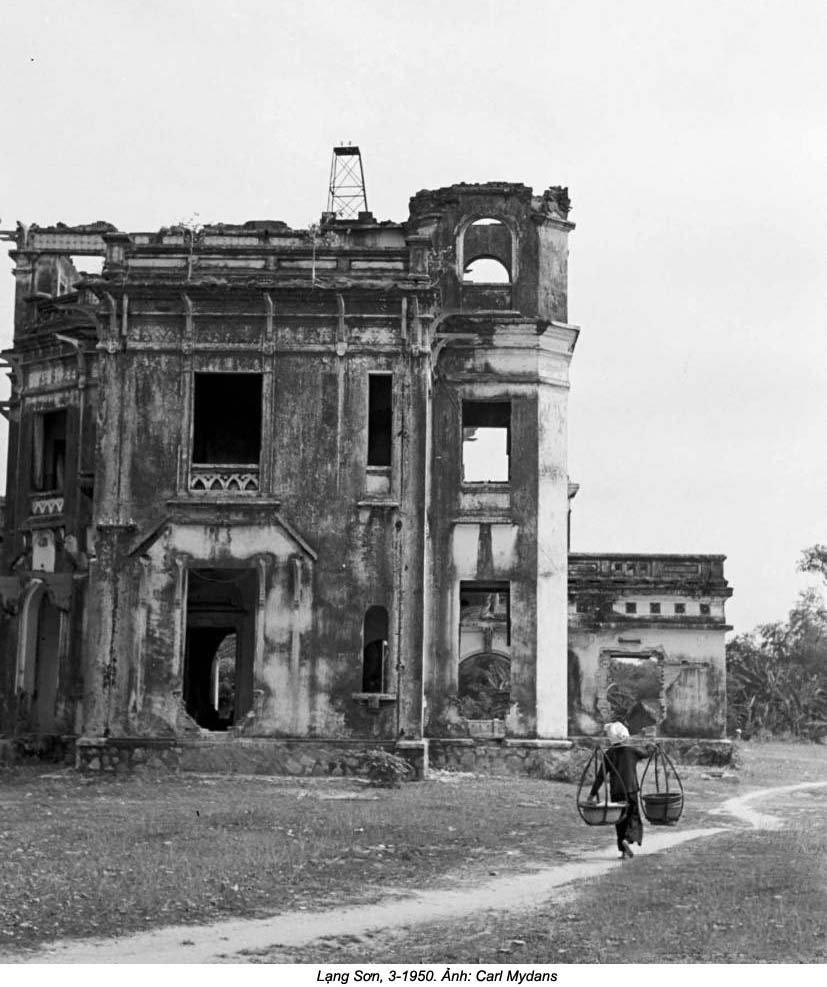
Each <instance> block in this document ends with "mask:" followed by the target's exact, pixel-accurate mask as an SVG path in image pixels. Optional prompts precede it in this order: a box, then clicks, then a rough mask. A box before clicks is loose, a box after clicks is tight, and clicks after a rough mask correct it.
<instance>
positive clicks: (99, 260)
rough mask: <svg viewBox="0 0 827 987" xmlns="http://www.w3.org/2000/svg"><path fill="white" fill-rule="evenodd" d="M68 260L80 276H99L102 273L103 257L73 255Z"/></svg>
mask: <svg viewBox="0 0 827 987" xmlns="http://www.w3.org/2000/svg"><path fill="white" fill-rule="evenodd" d="M69 260H71V262H72V266H73V267H74V269H75V270H76V271H77V272H78V274H79V275H80V276H83V275H84V274H94V275H97V274H100V273H101V272H102V271H103V255H98V256H96V255H94V254H73V255H72V256H71V257H70V258H69Z"/></svg>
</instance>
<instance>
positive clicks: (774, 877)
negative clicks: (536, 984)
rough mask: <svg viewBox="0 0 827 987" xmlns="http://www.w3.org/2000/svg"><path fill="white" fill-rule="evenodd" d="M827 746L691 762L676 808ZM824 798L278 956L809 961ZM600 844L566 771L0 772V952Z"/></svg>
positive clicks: (794, 768) (496, 866)
mask: <svg viewBox="0 0 827 987" xmlns="http://www.w3.org/2000/svg"><path fill="white" fill-rule="evenodd" d="M825 762H827V756H825V752H824V749H823V748H819V747H814V746H813V747H793V746H792V745H780V744H778V745H761V746H760V747H759V746H758V745H745V748H744V756H743V759H742V765H741V767H740V768H739V770H738V772H726V773H724V774H723V775H721V773H720V772H712V771H710V770H709V769H703V768H691V769H686V770H685V771H684V781H685V786H686V789H687V812H686V815H685V819H684V821H683V822H682V825H683V824H684V823H685V824H686V825H687V826H695V825H704V824H709V822H710V821H711V820H710V818H709V817H707V815H706V813H707V811H708V810H709V809H710V808H713V807H714V806H715V805H717V804H719V803H720V802H721V801H722V800H723V799H725V798H729V797H731V796H732V795H734V794H738V793H739V792H740V791H741V790H743V789H746V788H749V789H752V788H756V787H760V786H765V785H767V786H769V785H780V784H785V783H792V782H796V781H801V780H820V779H822V778H824V779H827V763H825ZM822 804H823V803H822ZM817 805H818V803H817V801H816V800H815V799H814V798H812V797H811V799H810V801H809V802H808V801H807V799H806V798H805V797H804V796H801V797H799V799H798V801H797V802H796V804H795V805H792V806H791V805H790V804H786V805H785V806H784V811H785V813H787V814H789V815H790V818H791V825H790V828H789V829H788V830H787V831H785V832H784V833H745V834H737V835H729V834H728V835H724V836H720V837H716V838H715V839H713V840H711V841H709V842H708V843H700V842H696V843H692V844H688V845H686V846H684V847H681V848H679V849H676V850H674V851H671V852H670V853H668V854H666V855H659V856H657V857H650V858H648V859H646V858H637V859H636V860H634V861H632V862H630V864H628V865H624V866H623V868H621V867H620V866H618V870H617V871H616V872H614V873H612V874H611V875H609V876H607V877H606V878H604V879H601V880H599V881H597V882H595V883H594V884H593V885H592V886H590V887H587V888H585V889H584V890H583V892H582V893H581V894H579V895H578V896H577V897H576V898H574V899H573V900H572V901H571V903H570V904H568V905H565V906H562V908H561V907H560V906H556V907H554V908H548V909H544V910H541V911H539V912H538V913H537V914H536V915H531V916H524V915H522V916H514V917H507V918H505V919H503V918H502V917H498V918H493V917H492V916H491V915H481V916H480V917H479V918H477V919H475V920H473V921H468V920H463V922H462V925H461V926H458V927H457V928H455V929H446V927H445V926H444V925H442V926H440V927H439V928H435V929H428V928H423V927H417V929H416V930H415V932H414V933H408V934H407V937H406V936H402V937H401V938H400V937H399V936H397V935H395V934H390V933H389V934H387V935H384V936H380V937H375V938H374V939H373V940H372V941H371V942H370V943H365V942H361V941H360V942H358V943H356V944H350V945H348V944H346V943H329V944H327V946H326V947H325V955H324V956H320V955H319V952H318V950H315V951H314V952H313V954H312V956H311V954H310V953H306V952H304V953H302V952H297V953H291V954H289V955H287V954H285V955H283V956H279V957H278V958H279V959H284V960H291V959H293V960H296V961H299V962H303V961H309V960H311V959H313V960H315V961H318V960H320V959H324V960H327V961H330V962H334V961H336V960H340V961H343V962H348V961H350V962H354V961H356V960H367V959H374V960H377V961H380V960H389V959H390V958H391V957H392V959H393V961H394V962H405V961H418V962H421V961H425V960H430V961H442V960H450V961H452V962H457V961H460V960H466V961H469V962H474V961H476V960H477V959H478V958H481V959H484V960H486V961H488V962H490V961H496V960H500V961H504V960H507V961H510V962H541V961H557V962H559V961H566V962H581V961H584V962H606V961H614V962H623V961H626V960H636V961H640V962H646V961H648V960H650V959H652V960H657V961H661V962H665V961H668V960H670V959H675V960H682V961H689V960H693V959H704V960H707V961H711V960H712V959H716V960H718V961H721V962H726V961H728V960H739V961H745V960H747V959H749V960H756V961H757V960H760V959H779V960H780V959H788V960H795V959H801V958H806V959H813V958H815V957H817V956H819V957H820V956H823V955H824V953H823V942H824V919H823V916H824V914H825V913H827V909H825V904H827V902H826V901H825V891H824V887H825V881H824V869H823V868H824V860H825V849H827V848H826V847H825V824H824V822H823V818H822V814H821V813H819V812H817V811H814V810H817ZM719 823H720V820H719V819H715V824H716V825H717V824H719ZM610 832H611V831H610ZM606 841H607V836H606V831H605V830H601V829H589V828H587V827H585V826H583V825H582V823H581V822H580V820H579V818H578V816H577V815H576V812H575V810H574V788H573V786H571V785H565V784H560V783H554V782H544V781H536V780H530V779H493V778H484V779H483V778H472V777H469V776H443V777H442V778H441V779H436V780H429V781H427V782H422V783H416V784H410V785H406V786H403V787H402V788H400V789H396V790H375V789H371V788H368V787H367V786H365V785H362V784H360V783H358V782H355V781H334V780H325V779H307V780H300V779H287V778H282V779H267V778H238V777H220V778H216V777H210V778H205V777H199V776H188V775H184V776H179V777H161V778H158V779H154V780H150V779H128V780H115V779H93V780H88V779H84V778H81V777H79V776H77V775H76V774H74V773H73V772H66V771H61V772H49V771H44V770H42V769H41V770H36V769H31V768H27V769H21V768H17V769H5V770H2V771H0V859H2V860H3V861H4V864H3V867H2V869H1V870H0V951H3V952H9V951H19V950H28V949H31V948H34V947H36V946H38V945H39V944H42V943H44V942H48V941H50V940H52V939H56V938H72V937H85V936H90V935H118V934H125V933H128V932H134V931H138V930H141V929H147V928H152V927H158V926H162V925H167V924H172V923H180V922H192V923H203V922H210V921H214V920H217V919H220V918H226V917H230V916H255V915H263V914H273V913H277V912H287V911H293V910H296V909H307V910H311V909H312V910H318V909H321V908H327V907H335V906H336V905H341V904H346V903H353V902H356V901H359V902H367V901H375V900H378V899H379V898H380V897H381V896H382V892H383V888H385V887H387V886H393V887H395V888H400V887H402V888H404V887H410V888H418V887H439V886H443V887H451V886H454V885H456V884H457V882H463V883H466V882H469V881H470V882H474V881H482V880H485V879H486V878H488V876H489V875H490V874H492V873H496V874H506V873H513V872H516V871H519V870H525V869H534V868H536V867H537V866H538V865H549V864H553V863H555V862H563V861H565V860H567V859H570V858H571V857H572V856H576V855H577V854H579V853H580V852H582V851H583V850H588V849H590V848H596V847H600V846H605V844H606ZM618 916H621V921H620V923H619V928H617V926H618ZM629 928H633V929H634V930H635V933H634V935H633V936H630V935H629V933H628V929H629ZM704 930H707V931H704ZM515 943H516V944H515ZM630 943H633V945H630ZM759 947H760V949H759ZM756 949H759V952H760V955H759V952H756ZM819 949H821V950H822V952H821V953H819V952H818V950H819ZM274 958H275V957H274Z"/></svg>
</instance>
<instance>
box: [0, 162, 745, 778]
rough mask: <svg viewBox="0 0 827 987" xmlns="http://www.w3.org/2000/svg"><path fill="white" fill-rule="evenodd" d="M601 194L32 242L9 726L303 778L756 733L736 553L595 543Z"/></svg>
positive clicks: (15, 356) (18, 416) (17, 453)
mask: <svg viewBox="0 0 827 987" xmlns="http://www.w3.org/2000/svg"><path fill="white" fill-rule="evenodd" d="M568 214H569V200H568V196H567V193H566V190H565V189H562V188H550V189H548V190H547V191H546V192H544V193H543V194H541V195H534V194H533V193H532V190H531V189H530V188H527V187H526V186H524V185H520V184H506V183H500V182H496V183H489V184H484V185H454V186H451V187H449V188H443V189H438V190H435V191H422V192H419V193H417V194H416V195H415V196H414V197H413V198H412V199H411V201H410V212H409V216H408V218H407V219H406V220H405V222H401V223H397V222H377V221H376V220H374V218H373V216H372V215H371V214H370V213H369V212H367V211H366V210H361V211H359V212H357V213H356V214H355V215H353V216H352V217H350V218H347V217H346V218H343V217H342V214H341V213H339V212H337V211H329V212H327V213H325V214H324V215H323V216H322V222H321V224H320V226H318V227H315V228H311V229H309V230H294V229H290V228H288V227H287V226H286V225H285V224H284V223H282V222H278V221H266V220H261V221H254V222H247V223H244V224H242V225H231V224H223V225H222V224H218V225H208V226H204V227H203V228H199V229H192V228H186V227H173V228H169V229H161V230H159V231H157V232H133V233H125V232H121V231H119V230H117V229H115V228H114V227H113V226H110V225H109V224H106V223H94V224H92V225H89V226H81V227H72V228H68V227H65V226H63V225H61V224H58V225H57V226H52V227H38V226H34V225H32V226H29V227H23V226H19V227H18V229H17V231H15V232H14V234H13V235H12V234H9V236H10V237H13V240H14V244H13V250H12V251H11V257H12V258H13V260H14V262H15V270H14V276H15V278H16V300H15V312H14V342H13V346H12V347H11V349H9V350H7V351H6V352H5V353H4V358H5V360H6V361H7V363H8V366H9V368H10V375H11V380H12V391H11V398H10V400H9V401H8V402H6V403H5V406H4V409H3V410H4V412H5V413H6V415H7V417H8V419H9V422H10V439H9V450H8V464H9V468H8V486H7V497H6V503H5V521H4V530H3V541H2V545H0V550H1V551H2V555H1V556H0V599H1V600H2V610H0V655H1V656H2V662H1V663H0V734H2V735H3V736H6V737H12V736H16V737H21V736H31V735H37V736H47V735H48V736H62V737H64V738H66V737H69V738H75V739H77V740H78V750H79V752H80V754H81V758H83V757H86V758H87V760H90V762H91V759H93V758H94V757H95V756H96V755H95V752H96V751H98V750H99V749H100V747H101V744H103V743H104V740H103V738H109V742H111V743H115V742H117V743H119V744H121V746H122V748H123V749H126V748H127V747H129V746H130V745H131V747H132V749H136V748H139V747H141V745H144V746H146V745H149V747H152V746H153V745H154V748H153V749H157V750H161V749H164V750H167V749H169V750H172V749H173V748H174V750H175V751H176V755H175V756H176V758H178V760H179V762H180V763H184V765H185V766H186V764H187V763H192V764H204V763H216V762H214V761H209V758H208V756H207V753H205V752H208V753H209V752H211V753H209V757H217V756H219V755H217V754H216V751H219V752H220V756H221V757H223V758H225V759H229V760H225V761H224V762H222V763H232V764H241V763H246V762H244V761H243V758H244V757H249V758H258V759H259V760H258V761H257V762H256V763H258V764H263V763H267V764H271V763H272V762H271V761H268V760H267V759H268V758H271V759H272V758H274V757H277V756H280V755H277V754H276V753H274V752H277V751H279V750H281V751H282V752H283V751H284V750H286V749H288V748H289V749H290V751H291V754H290V757H293V758H294V760H293V761H291V762H290V764H291V765H292V766H293V768H294V769H296V770H311V769H312V770H325V764H327V765H330V764H331V763H332V762H331V760H330V756H331V755H330V751H331V750H332V749H334V748H336V749H341V750H345V749H346V748H347V745H348V743H350V744H351V745H352V744H353V742H354V741H361V742H367V741H372V742H382V743H385V744H386V745H389V746H391V747H392V746H394V745H397V744H398V745H400V746H401V748H402V749H404V750H406V751H408V752H412V753H411V756H412V757H416V756H419V753H421V752H422V751H423V750H424V748H425V746H426V744H427V742H428V741H427V739H426V738H430V750H431V757H432V760H436V762H437V763H448V761H450V757H449V755H448V754H446V751H448V750H449V748H450V745H451V744H454V745H459V746H460V747H462V746H463V745H464V747H463V750H466V749H467V748H468V745H473V744H475V743H478V744H480V745H487V750H488V752H489V753H488V754H487V755H486V756H492V757H493V756H499V755H498V754H492V753H491V752H492V751H500V752H502V751H505V752H506V753H508V752H509V751H511V752H512V753H513V752H514V751H517V752H518V753H519V751H520V750H522V751H525V750H527V749H529V748H530V747H531V746H532V745H534V748H535V749H536V747H538V746H540V745H541V744H542V742H545V741H549V742H553V741H560V740H562V739H563V738H566V737H567V736H569V735H570V734H571V733H596V732H599V730H600V726H601V723H602V722H603V721H604V720H605V719H606V718H607V717H608V716H609V715H613V714H618V713H620V714H624V713H625V714H627V715H628V717H630V718H632V719H634V720H635V721H636V723H637V725H638V726H645V725H647V724H655V725H656V726H657V727H658V728H659V729H661V730H665V731H667V732H670V731H671V732H673V733H679V734H683V735H690V736H713V737H720V736H722V732H723V727H724V717H723V703H724V695H725V693H724V688H725V686H724V677H723V675H724V664H723V661H724V659H723V634H724V630H725V629H726V626H725V618H724V601H725V599H726V597H727V596H728V595H729V592H730V591H729V589H728V587H727V584H726V582H725V580H724V577H723V569H722V561H723V560H722V558H721V557H710V556H686V557H683V556H628V557H626V556H624V557H618V556H591V555H589V556H586V555H573V556H572V557H571V560H569V556H568V544H567V526H568V515H569V504H570V497H571V496H572V495H573V493H574V491H575V489H576V488H575V486H574V485H573V484H570V482H569V477H568V471H567V448H566V446H567V426H566V411H567V401H568V391H569V364H570V362H571V359H572V354H573V352H574V349H575V344H576V341H577V335H578V330H577V328H576V327H574V326H572V325H570V324H569V323H568V311H567V297H566V296H567V255H568V237H569V233H570V232H571V230H572V229H573V224H572V223H571V222H570V221H569V219H568ZM90 258H102V269H101V270H100V271H99V272H98V273H82V272H83V270H84V269H85V268H88V267H89V265H90V263H91V262H90V260H89V259H90ZM492 271H493V272H494V273H493V274H492V273H491V272H492ZM279 742H281V746H279ZM268 744H269V747H268ZM291 744H292V747H291ZM302 745H303V746H302ZM337 745H338V748H337ZM141 749H143V748H141ZM147 749H149V748H147ZM297 750H299V751H300V752H302V751H303V752H304V753H298V754H297V753H296V751H297ZM84 751H86V752H87V753H86V754H84V753H83V752H84ZM268 751H269V753H268ZM239 752H241V753H239ZM307 752H311V753H310V754H308V753H307ZM314 752H315V753H314ZM199 757H202V760H199ZM188 758H189V759H190V761H189V762H188V761H187V759H188ZM203 758H207V761H205V760H204V759H203ZM233 758H236V760H233ZM239 758H240V760H239ZM296 758H298V761H296V760H295V759H296ZM308 758H309V759H308ZM296 765H298V767H296Z"/></svg>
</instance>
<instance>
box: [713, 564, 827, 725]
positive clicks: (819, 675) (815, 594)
mask: <svg viewBox="0 0 827 987" xmlns="http://www.w3.org/2000/svg"><path fill="white" fill-rule="evenodd" d="M816 550H818V551H819V552H820V551H823V552H824V561H825V562H827V549H823V547H822V546H818V545H816V546H813V549H808V550H806V551H805V553H804V559H803V560H802V563H800V564H799V568H802V569H803V568H804V561H805V560H807V566H808V567H809V566H810V565H811V564H812V565H814V566H815V568H807V569H806V571H821V570H820V569H819V568H818V567H819V566H820V565H821V564H822V563H821V562H819V555H818V552H817V551H816ZM813 559H814V560H815V561H812V560H813ZM727 693H728V698H727V704H728V721H729V729H730V731H732V730H734V729H736V728H740V729H741V730H743V731H744V733H745V734H747V735H749V734H750V733H753V732H756V731H758V732H764V733H768V734H772V735H776V736H777V735H792V736H796V737H809V738H812V739H817V738H820V737H822V736H825V735H827V606H825V603H824V600H823V598H822V596H821V593H820V592H819V591H818V590H817V589H808V590H805V591H804V592H803V593H801V594H799V597H798V601H797V603H796V606H795V607H793V609H792V610H791V611H790V615H789V619H788V620H786V621H777V622H775V623H770V624H761V625H760V626H759V627H757V628H756V629H755V630H753V631H751V632H749V633H747V634H739V635H737V636H736V637H735V638H733V640H732V641H730V642H729V643H728V644H727Z"/></svg>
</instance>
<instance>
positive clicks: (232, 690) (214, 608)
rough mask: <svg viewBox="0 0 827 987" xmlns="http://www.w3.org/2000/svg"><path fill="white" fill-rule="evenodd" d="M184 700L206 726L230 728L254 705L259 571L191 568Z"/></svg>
mask: <svg viewBox="0 0 827 987" xmlns="http://www.w3.org/2000/svg"><path fill="white" fill-rule="evenodd" d="M188 582H189V586H188V590H187V638H186V653H185V656H184V704H185V706H186V710H187V713H188V714H189V715H190V716H191V717H192V719H193V720H194V721H195V722H196V723H197V724H198V726H200V727H202V728H204V729H205V730H228V729H230V727H232V726H233V725H234V724H236V723H238V722H239V720H240V719H241V717H242V716H243V715H244V714H245V713H246V712H247V711H248V710H249V708H250V705H251V703H252V670H253V651H254V623H255V622H254V601H255V598H256V594H255V589H256V574H255V573H254V572H253V571H252V570H249V569H191V570H190V571H189V580H188Z"/></svg>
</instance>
